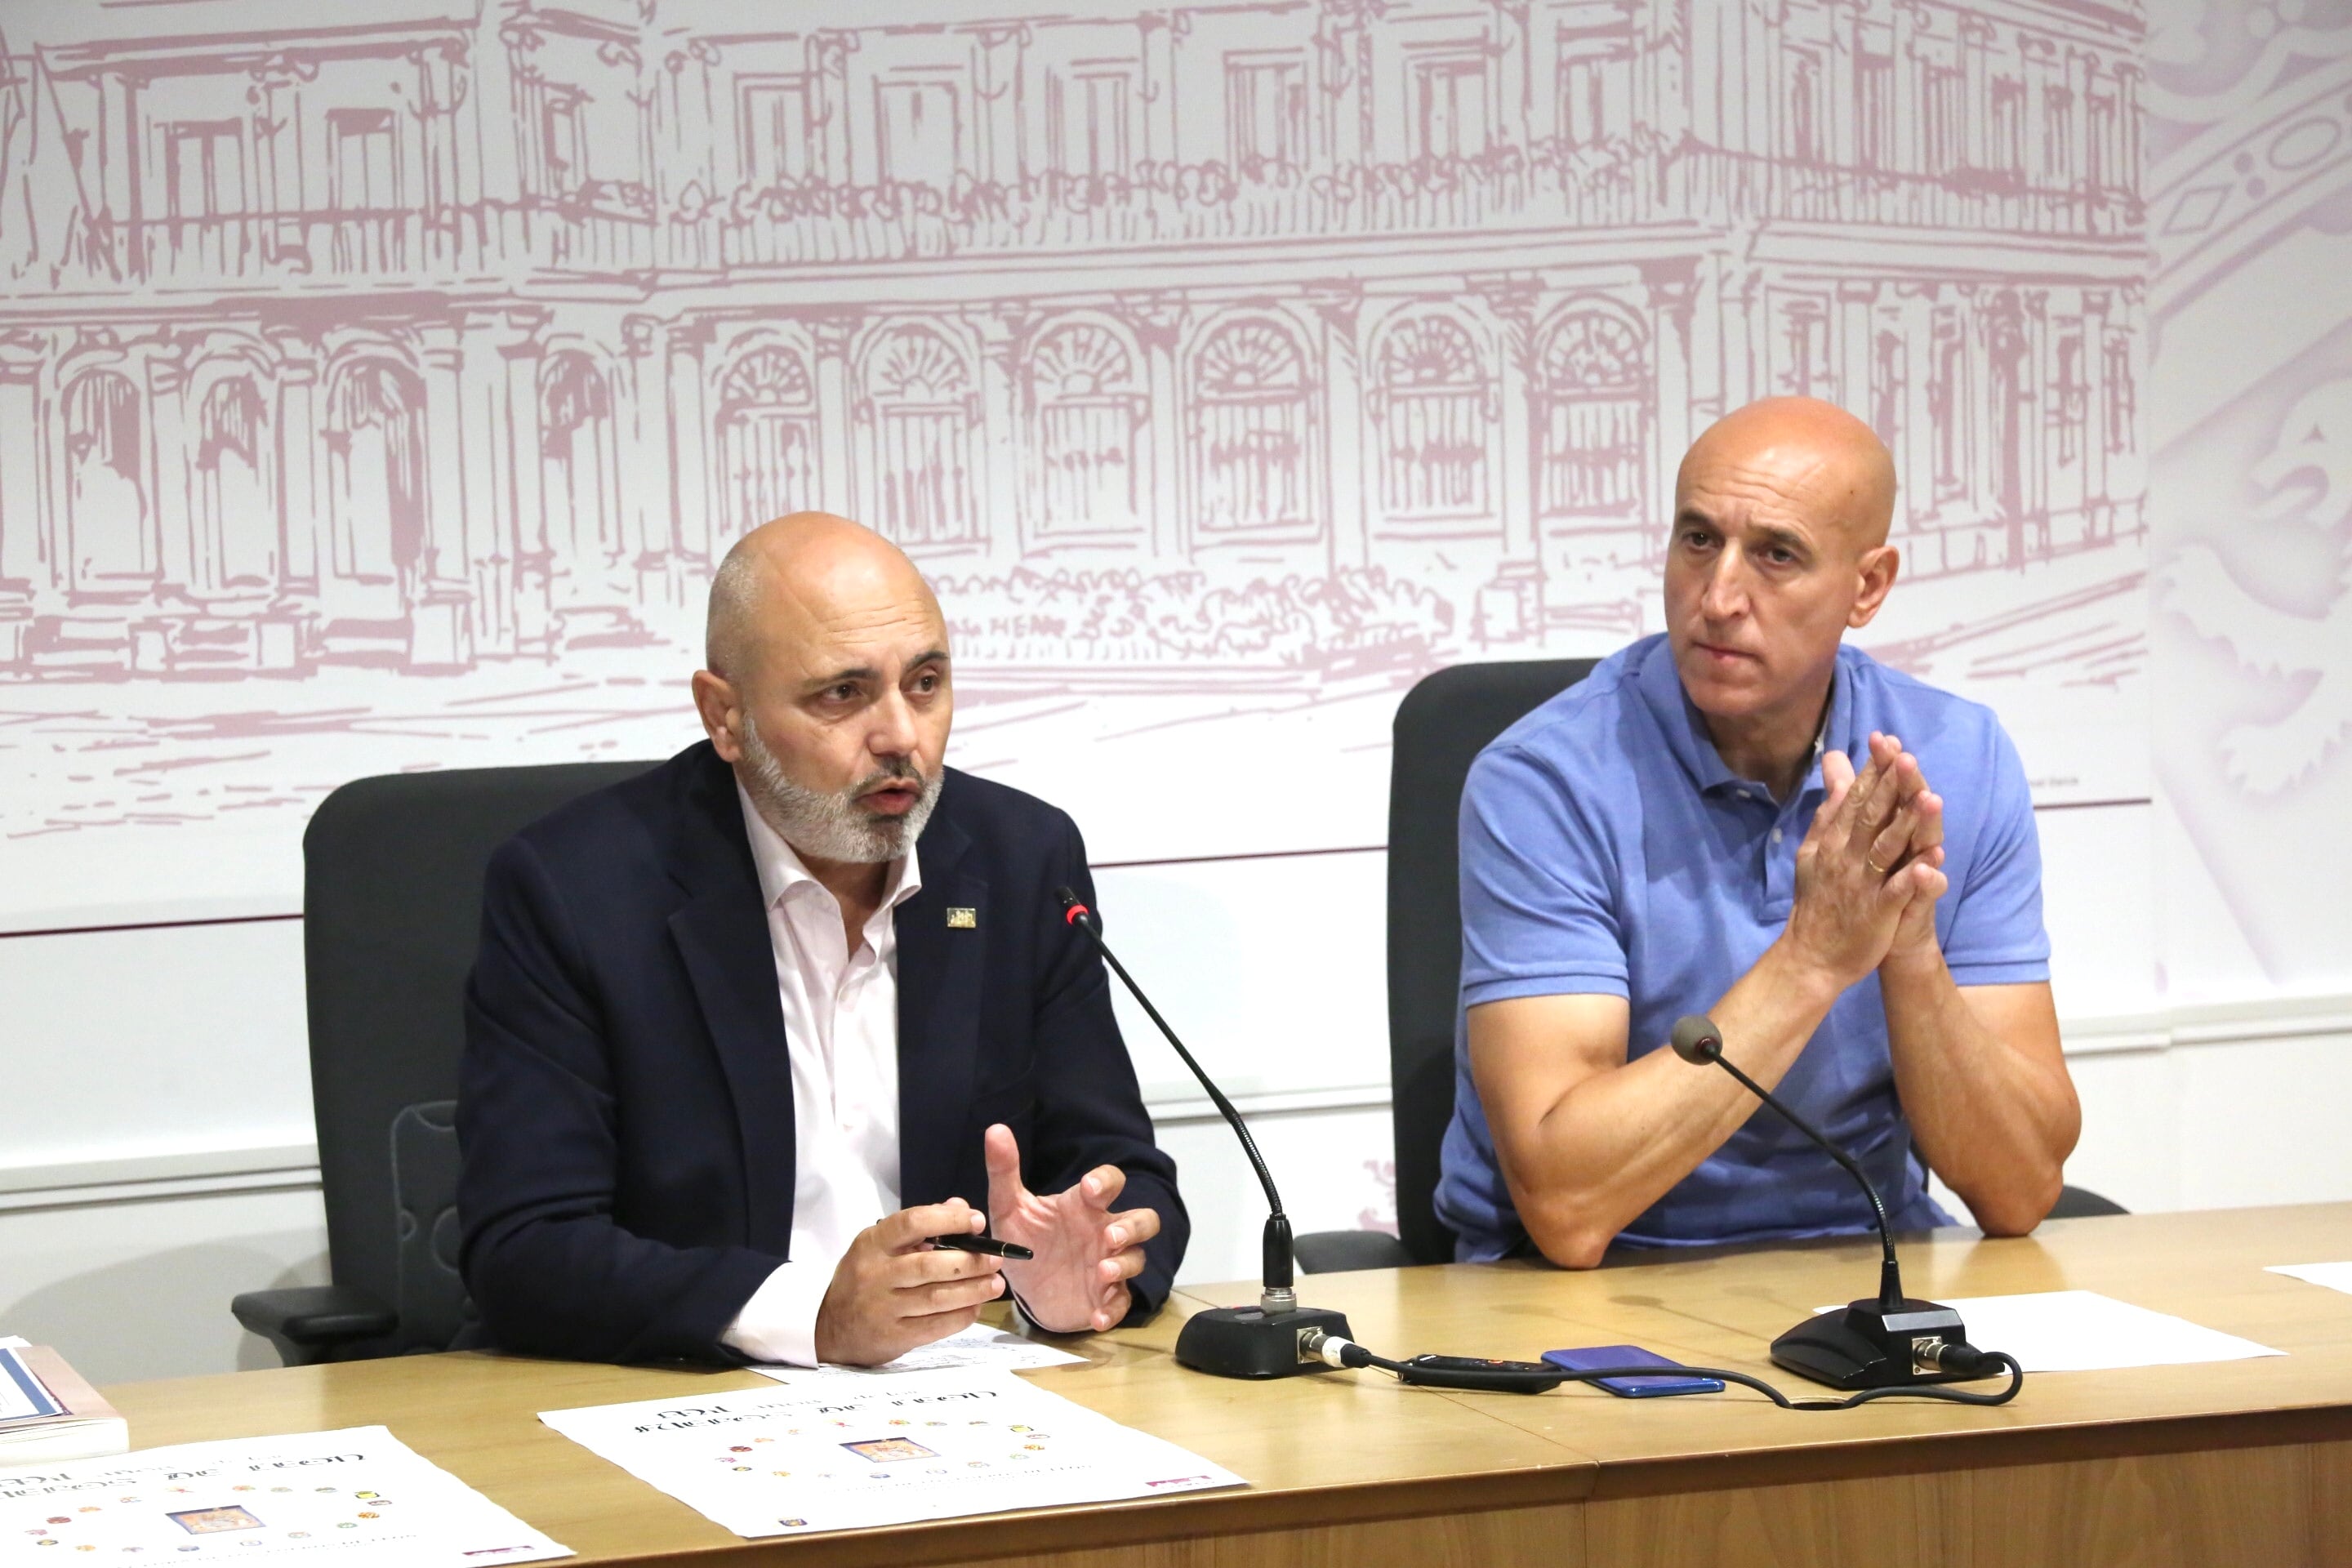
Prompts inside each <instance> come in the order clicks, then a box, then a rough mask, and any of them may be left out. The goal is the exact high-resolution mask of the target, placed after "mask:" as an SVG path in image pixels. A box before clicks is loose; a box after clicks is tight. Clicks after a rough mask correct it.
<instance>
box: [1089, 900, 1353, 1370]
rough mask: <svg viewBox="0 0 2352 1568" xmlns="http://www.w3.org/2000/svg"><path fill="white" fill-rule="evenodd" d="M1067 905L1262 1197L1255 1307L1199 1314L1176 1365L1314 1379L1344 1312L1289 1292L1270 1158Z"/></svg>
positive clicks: (1341, 1327) (1180, 1340) (1284, 1231)
mask: <svg viewBox="0 0 2352 1568" xmlns="http://www.w3.org/2000/svg"><path fill="white" fill-rule="evenodd" d="M1055 893H1056V895H1057V896H1058V897H1059V898H1060V899H1061V900H1062V920H1063V921H1064V923H1066V924H1067V925H1070V926H1073V927H1075V928H1076V929H1077V930H1079V931H1084V932H1086V933H1087V937H1088V938H1089V939H1090V940H1091V941H1092V942H1093V944H1094V950H1095V951H1096V952H1098V953H1100V954H1102V959H1103V962H1104V963H1107V964H1108V965H1109V966H1110V972H1111V973H1113V974H1116V975H1118V979H1119V984H1122V985H1124V986H1126V987H1127V991H1128V994H1129V995H1130V996H1133V997H1134V998H1135V1000H1136V1002H1137V1003H1138V1004H1139V1005H1140V1006H1141V1007H1142V1008H1143V1011H1144V1015H1145V1016H1147V1017H1149V1018H1150V1020H1151V1022H1152V1024H1153V1026H1155V1027H1157V1028H1158V1029H1159V1031H1160V1035H1161V1037H1163V1038H1165V1039H1166V1040H1167V1042H1168V1043H1169V1044H1170V1045H1171V1046H1173V1047H1175V1048H1176V1054H1177V1056H1178V1057H1180V1058H1182V1059H1183V1063H1184V1065H1185V1066H1186V1067H1187V1068H1191V1069H1192V1076H1193V1077H1194V1078H1196V1079H1200V1080H1201V1087H1202V1089H1206V1090H1207V1091H1208V1095H1209V1101H1210V1103H1211V1104H1213V1105H1214V1106H1215V1107H1216V1108H1217V1113H1218V1114H1219V1115H1221V1116H1223V1118H1224V1119H1225V1124H1226V1125H1227V1126H1229V1127H1231V1128H1232V1129H1233V1130H1234V1137H1236V1138H1238V1139H1240V1140H1241V1143H1242V1152H1243V1153H1244V1154H1246V1155H1248V1156H1249V1163H1250V1169H1251V1170H1253V1171H1255V1172H1256V1173H1257V1181H1258V1185H1259V1186H1261V1187H1264V1188H1265V1206H1266V1211H1267V1212H1266V1216H1265V1255H1264V1258H1262V1260H1261V1269H1262V1280H1261V1285H1260V1290H1259V1295H1258V1304H1257V1305H1256V1306H1255V1307H1215V1308H1212V1309H1210V1310H1207V1311H1202V1312H1195V1313H1193V1314H1192V1316H1191V1317H1190V1318H1187V1319H1186V1320H1185V1321H1184V1327H1183V1329H1182V1331H1181V1332H1179V1333H1178V1335H1177V1336H1176V1359H1177V1360H1178V1361H1179V1362H1181V1363H1183V1364H1184V1365H1186V1366H1189V1367H1192V1368H1193V1369H1194V1370H1195V1371H1198V1372H1206V1373H1215V1374H1216V1375H1217V1376H1219V1377H1288V1376H1291V1375H1292V1374H1294V1373H1302V1372H1316V1371H1319V1370H1321V1369H1322V1367H1323V1366H1324V1364H1325V1363H1323V1362H1322V1361H1321V1360H1319V1359H1317V1358H1315V1357H1314V1356H1313V1355H1312V1354H1311V1353H1309V1352H1307V1350H1306V1349H1305V1343H1306V1340H1307V1336H1308V1335H1310V1334H1314V1335H1329V1336H1332V1337H1334V1338H1337V1339H1340V1340H1346V1339H1348V1338H1349V1328H1348V1320H1347V1317H1346V1316H1345V1315H1344V1314H1342V1313H1339V1312H1331V1311H1322V1310H1316V1309H1314V1308H1309V1307H1301V1306H1300V1305H1299V1304H1298V1295H1297V1291H1296V1290H1295V1289H1292V1286H1291V1267H1292V1265H1291V1256H1290V1216H1289V1215H1287V1214H1286V1213H1284V1212H1283V1207H1282V1194H1280V1193H1278V1192H1276V1190H1275V1186H1274V1173H1273V1172H1271V1171H1269V1170H1267V1169H1266V1165H1265V1156H1264V1155H1263V1154H1260V1153H1259V1152H1258V1151H1257V1140H1256V1139H1255V1138H1253V1137H1251V1136H1250V1130H1249V1126H1248V1124H1247V1123H1246V1122H1244V1121H1242V1113H1241V1112H1240V1111H1238V1110H1234V1102H1233V1101H1232V1100H1227V1099H1226V1098H1225V1092H1224V1090H1223V1089H1219V1088H1218V1087H1217V1086H1216V1084H1215V1082H1214V1081H1213V1079H1210V1077H1209V1075H1208V1074H1207V1073H1206V1072H1204V1071H1202V1068H1201V1064H1200V1063H1199V1062H1197V1061H1195V1060H1193V1059H1192V1052H1191V1051H1189V1050H1187V1049H1185V1048H1184V1042H1183V1041H1181V1040H1180V1039H1178V1038H1177V1037H1176V1031H1175V1030H1173V1029H1171V1028H1170V1027H1169V1026H1168V1020H1167V1019H1165V1018H1163V1017H1161V1016H1160V1009H1159V1008H1157V1007H1155V1006H1153V1005H1151V998H1150V997H1149V996H1146V995H1145V994H1143V987H1141V986H1140V985H1138V984H1136V983H1135V976H1133V975H1132V974H1129V973H1128V972H1127V965H1125V964H1123V963H1120V962H1119V961H1118V954H1117V953H1114V952H1111V950H1110V948H1109V946H1108V944H1107V943H1106V942H1104V941H1103V939H1102V921H1100V919H1098V918H1097V916H1096V914H1095V912H1094V911H1093V910H1090V909H1088V908H1087V906H1086V905H1085V904H1084V903H1082V902H1080V901H1079V899H1078V895H1077V894H1076V893H1074V892H1072V891H1071V890H1070V889H1067V888H1059V889H1055Z"/></svg>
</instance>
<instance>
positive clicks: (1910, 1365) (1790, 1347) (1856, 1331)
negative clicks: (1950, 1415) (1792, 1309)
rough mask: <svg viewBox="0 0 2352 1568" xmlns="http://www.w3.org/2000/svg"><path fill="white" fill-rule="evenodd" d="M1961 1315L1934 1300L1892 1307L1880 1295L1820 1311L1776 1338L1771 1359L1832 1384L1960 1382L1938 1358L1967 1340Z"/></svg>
mask: <svg viewBox="0 0 2352 1568" xmlns="http://www.w3.org/2000/svg"><path fill="white" fill-rule="evenodd" d="M1968 1337H1969V1336H1968V1329H1967V1327H1966V1326H1965V1325H1964V1324H1962V1323H1961V1321H1960V1315H1959V1314H1958V1312H1956V1311H1954V1310H1952V1309H1951V1308H1949V1307H1947V1306H1943V1305H1941V1304H1940V1303H1938V1302H1935V1301H1914V1300H1905V1301H1904V1302H1903V1304H1902V1306H1901V1307H1900V1308H1898V1309H1896V1310H1893V1311H1889V1310H1887V1309H1886V1308H1885V1306H1884V1305H1883V1304H1881V1303H1880V1302H1878V1301H1875V1300H1868V1301H1855V1302H1853V1303H1852V1304H1850V1305H1849V1306H1847V1307H1846V1309H1845V1310H1843V1311H1829V1312H1821V1313H1816V1314H1815V1315H1814V1316H1812V1317H1810V1318H1807V1319H1806V1320H1805V1321H1803V1322H1801V1323H1799V1324H1798V1325H1797V1326H1796V1327H1795V1328H1793V1329H1790V1331H1788V1332H1787V1333H1785V1334H1782V1335H1781V1336H1780V1338H1779V1339H1777V1340H1774V1341H1773V1342H1772V1360H1773V1363H1775V1364H1776V1365H1780V1366H1784V1367H1786V1368H1788V1369H1789V1370H1790V1372H1793V1373H1796V1374H1797V1375H1798V1376H1799V1377H1804V1378H1811V1380H1812V1381H1813V1382H1815V1383H1825V1384H1829V1385H1830V1386H1831V1387H1832V1388H1849V1389H1863V1388H1906V1387H1909V1386H1911V1385H1913V1384H1922V1383H1959V1382H1962V1381H1964V1379H1963V1378H1962V1376H1961V1375H1960V1374H1959V1373H1950V1372H1946V1371H1945V1370H1944V1369H1943V1368H1942V1367H1940V1366H1938V1365H1937V1363H1936V1352H1937V1351H1938V1350H1940V1349H1941V1348H1942V1347H1943V1346H1945V1345H1947V1344H1951V1343H1956V1342H1957V1343H1965V1342H1967V1340H1968Z"/></svg>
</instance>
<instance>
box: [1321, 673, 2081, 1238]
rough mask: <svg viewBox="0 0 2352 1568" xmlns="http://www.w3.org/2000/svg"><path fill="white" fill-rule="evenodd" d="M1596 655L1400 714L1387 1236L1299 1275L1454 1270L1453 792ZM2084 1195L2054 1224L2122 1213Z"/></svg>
mask: <svg viewBox="0 0 2352 1568" xmlns="http://www.w3.org/2000/svg"><path fill="white" fill-rule="evenodd" d="M1597 662H1598V661H1597V660H1594V659H1589V658H1564V659H1545V660H1536V661H1528V662H1501V663H1495V664H1464V665H1456V666H1454V668H1451V669H1441V670H1438V671H1436V672H1435V673H1433V674H1432V675H1429V676H1427V677H1425V678H1424V679H1423V680H1422V681H1421V682H1420V683H1419V684H1418V685H1416V686H1415V687H1414V688H1413V689H1412V690H1411V691H1409V692H1407V693H1405V698H1404V700H1403V701H1402V702H1401V703H1399V704H1398V705H1397V713H1396V722H1395V726H1394V729H1393V731H1392V739H1393V744H1392V747H1391V753H1390V764H1389V765H1390V773H1389V952H1388V964H1389V1084H1390V1100H1389V1114H1390V1121H1391V1127H1392V1128H1393V1129H1394V1131H1395V1137H1396V1201H1397V1232H1398V1234H1397V1235H1395V1236H1388V1235H1385V1234H1383V1233H1381V1232H1379V1231H1364V1230H1327V1231H1315V1232H1310V1233H1309V1234H1307V1235H1306V1236H1302V1237H1298V1238H1297V1240H1296V1241H1295V1242H1293V1244H1292V1255H1293V1257H1294V1258H1297V1264H1298V1269H1299V1272H1301V1273H1303V1274H1331V1273H1338V1272H1340V1271H1342V1270H1347V1269H1355V1268H1402V1267H1405V1266H1408V1265H1411V1264H1416V1263H1450V1262H1452V1261H1453V1259H1454V1233H1453V1232H1452V1231H1450V1230H1448V1229H1446V1228H1445V1226H1444V1225H1443V1224H1442V1223H1440V1222H1439V1220H1438V1217H1437V1212H1436V1210H1435V1208H1434V1207H1433V1194H1435V1192H1436V1190H1437V1173H1438V1149H1439V1145H1440V1144H1441V1143H1442V1142H1444V1137H1445V1127H1446V1124H1447V1123H1448V1122H1449V1121H1452V1120H1453V1118H1454V1009H1455V1006H1456V1005H1457V1003H1458V1000H1459V997H1460V993H1461V984H1462V917H1461V895H1460V876H1461V867H1460V862H1459V858H1458V838H1457V837H1456V833H1457V819H1458V816H1459V815H1460V811H1461V805H1462V785H1463V782H1464V781H1465V779H1466V778H1468V776H1469V773H1470V764H1471V763H1473V762H1474V761H1475V760H1476V759H1477V755H1478V753H1479V752H1482V751H1484V750H1485V749H1486V744H1487V742H1490V741H1492V740H1493V739H1494V738H1495V737H1496V736H1497V735H1499V734H1501V733H1502V732H1503V731H1505V730H1507V729H1509V728H1510V727H1511V725H1512V724H1513V723H1515V722H1516V721H1518V719H1520V718H1521V717H1522V716H1523V715H1525V714H1526V713H1527V712H1528V710H1531V709H1533V708H1535V707H1536V706H1538V704H1540V703H1542V702H1545V701H1547V700H1549V699H1551V698H1552V697H1554V696H1557V695H1558V694H1559V693H1560V692H1561V691H1564V690H1566V689H1568V688H1569V687H1570V686H1573V685H1575V684H1576V683H1577V682H1578V681H1580V680H1581V679H1584V678H1585V676H1586V675H1588V674H1590V673H1591V669H1592V667H1593V665H1594V664H1595V663H1597ZM2125 1212H2126V1210H2125V1209H2124V1208H2123V1207H2122V1206H2121V1205H2118V1204H2116V1203H2113V1202H2111V1201H2109V1200H2108V1199H2106V1198H2104V1197H2101V1196H2100V1195H2099V1194H2096V1193H2094V1192H2090V1191H2087V1190H2085V1189H2084V1188H2081V1187H2066V1188H2063V1189H2062V1191H2061V1192H2060V1194H2059V1198H2058V1204H2057V1206H2056V1207H2055V1208H2053V1209H2052V1210H2051V1211H2050V1217H2051V1218H2053V1219H2071V1218H2079V1217H2083V1216H2085V1215H2108V1214H2123V1213H2125Z"/></svg>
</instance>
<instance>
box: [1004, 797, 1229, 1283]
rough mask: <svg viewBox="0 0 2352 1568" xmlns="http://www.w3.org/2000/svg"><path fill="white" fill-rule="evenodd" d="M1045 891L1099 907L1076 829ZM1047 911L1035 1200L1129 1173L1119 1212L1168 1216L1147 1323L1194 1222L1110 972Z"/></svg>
mask: <svg viewBox="0 0 2352 1568" xmlns="http://www.w3.org/2000/svg"><path fill="white" fill-rule="evenodd" d="M1065 821H1066V819H1065ZM1062 887H1067V888H1069V889H1072V890H1074V891H1075V892H1076V894H1077V895H1078V897H1079V899H1080V900H1083V901H1084V902H1085V903H1086V904H1087V907H1088V908H1093V907H1094V906H1095V886H1094V879H1093V878H1092V877H1091V876H1090V875H1089V874H1088V872H1087V852H1086V845H1085V843H1084V841H1083V840H1082V839H1081V838H1080V837H1079V835H1078V830H1077V826H1076V824H1074V823H1067V824H1066V834H1065V837H1064V838H1063V840H1062V842H1061V843H1060V844H1059V845H1058V846H1056V847H1055V850H1054V867H1053V875H1052V876H1050V877H1049V878H1047V879H1046V881H1045V888H1046V889H1049V890H1051V889H1059V888H1062ZM1045 905H1046V907H1045V910H1043V911H1042V913H1041V917H1040V918H1041V919H1043V920H1044V921H1045V922H1046V923H1047V925H1048V926H1049V928H1051V929H1049V930H1048V931H1046V932H1045V936H1044V939H1043V942H1042V945H1041V947H1040V949H1039V952H1040V955H1041V956H1040V973H1039V975H1038V984H1037V992H1036V995H1037V1012H1036V1022H1035V1031H1036V1032H1035V1042H1036V1044H1035V1048H1036V1060H1037V1109H1036V1116H1037V1122H1036V1150H1035V1152H1034V1157H1033V1158H1031V1159H1030V1160H1028V1161H1027V1162H1025V1163H1027V1164H1028V1165H1029V1166H1030V1169H1029V1170H1028V1171H1027V1172H1025V1173H1024V1179H1025V1180H1026V1181H1027V1182H1028V1184H1029V1186H1030V1188H1031V1190H1033V1191H1035V1192H1043V1193H1056V1192H1060V1191H1062V1190H1063V1189H1065V1188H1066V1187H1067V1186H1069V1185H1070V1184H1071V1183H1073V1182H1076V1180H1077V1179H1078V1178H1079V1177H1081V1176H1083V1175H1085V1174H1086V1173H1087V1172H1088V1171H1091V1170H1093V1169H1094V1168H1095V1167H1096V1166H1097V1165H1116V1166H1118V1168H1119V1169H1120V1170H1121V1171H1124V1172H1125V1173H1127V1186H1126V1188H1125V1189H1124V1190H1123V1191H1122V1192H1121V1193H1120V1194H1119V1196H1118V1199H1117V1201H1116V1205H1115V1206H1116V1207H1118V1208H1120V1209H1130V1208H1148V1209H1151V1210H1153V1211H1154V1212H1156V1213H1157V1214H1158V1215H1160V1234H1159V1235H1158V1236H1157V1237H1154V1238H1153V1239H1152V1240H1150V1242H1147V1243H1146V1244H1145V1246H1144V1258H1145V1262H1144V1267H1143V1271H1142V1272H1141V1273H1140V1274H1139V1275H1137V1276H1136V1278H1135V1279H1132V1280H1130V1281H1129V1285H1128V1289H1129V1293H1130V1295H1131V1298H1132V1300H1133V1307H1132V1310H1130V1311H1129V1313H1128V1317H1127V1321H1129V1322H1130V1323H1133V1322H1139V1321H1142V1320H1144V1319H1146V1318H1149V1317H1150V1316H1151V1315H1152V1314H1153V1313H1154V1312H1157V1311H1158V1310H1160V1306H1161V1304H1162V1303H1164V1302H1165V1301H1166V1300H1168V1291H1169V1288H1170V1286H1171V1284H1172V1283H1173V1282H1174V1280H1175V1278H1176V1268H1177V1266H1178V1265H1179V1264H1181V1262H1182V1261H1183V1259H1184V1247H1185V1243H1186V1242H1187V1241H1188V1240H1189V1239H1190V1238H1191V1236H1192V1220H1191V1218H1190V1217H1189V1216H1188V1215H1186V1214H1185V1212H1184V1200H1183V1199H1182V1198H1181V1196H1179V1195H1178V1194H1177V1191H1176V1162H1175V1160H1174V1159H1173V1158H1171V1156H1170V1155H1169V1153H1168V1152H1166V1151H1165V1150H1163V1149H1161V1148H1160V1146H1159V1145H1158V1144H1157V1143H1156V1142H1153V1139H1152V1131H1151V1118H1150V1116H1149V1115H1148V1114H1147V1113H1146V1112H1145V1111H1144V1109H1143V1095H1142V1091H1141V1089H1139V1087H1138V1085H1137V1083H1136V1078H1135V1064H1134V1063H1133V1062H1132V1061H1130V1060H1129V1058H1128V1052H1127V1044H1126V1042H1125V1040H1124V1039H1123V1038H1122V1037H1120V1035H1119V1028H1118V1018H1117V1017H1116V1016H1113V1014H1112V1012H1111V1005H1110V974H1109V972H1108V970H1107V969H1105V967H1104V966H1103V961H1102V957H1101V955H1100V954H1099V953H1098V952H1096V951H1095V948H1094V944H1093V943H1091V942H1088V941H1087V939H1086V937H1085V935H1084V934H1083V933H1082V932H1079V931H1074V930H1072V929H1070V927H1069V925H1068V924H1067V923H1066V921H1065V920H1064V919H1063V912H1062V909H1061V905H1060V900H1058V899H1057V898H1053V897H1050V896H1049V897H1048V898H1047V899H1046V900H1045Z"/></svg>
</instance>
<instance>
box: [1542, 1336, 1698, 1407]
mask: <svg viewBox="0 0 2352 1568" xmlns="http://www.w3.org/2000/svg"><path fill="white" fill-rule="evenodd" d="M1544 1360H1546V1361H1548V1362H1549V1363H1551V1364H1552V1365H1554V1366H1556V1367H1559V1368H1560V1369H1561V1370H1562V1371H1564V1372H1592V1371H1595V1370H1597V1369H1599V1368H1601V1367H1604V1366H1662V1367H1665V1368H1668V1369H1669V1370H1668V1371H1666V1372H1664V1373H1661V1374H1660V1375H1658V1376H1656V1377H1602V1378H1596V1379H1594V1380H1593V1381H1595V1382H1596V1383H1598V1384H1600V1385H1601V1387H1603V1388H1605V1389H1607V1390H1608V1391H1609V1392H1610V1393H1612V1394H1616V1395H1618V1396H1619V1397H1620V1398H1623V1399H1655V1398H1658V1397H1659V1396H1661V1395H1663V1394H1721V1393H1722V1392H1723V1383H1722V1381H1721V1380H1720V1379H1718V1378H1712V1377H1700V1376H1698V1375H1696V1373H1687V1372H1685V1371H1683V1370H1682V1369H1681V1368H1680V1367H1678V1366H1676V1365H1675V1363H1673V1362H1670V1361H1668V1360H1667V1359H1666V1358H1665V1357H1664V1356H1662V1355H1656V1354H1654V1353H1652V1352H1649V1351H1645V1350H1643V1348H1642V1347H1641V1346H1639V1345H1592V1346H1589V1347H1588V1348H1586V1349H1583V1350H1574V1351H1546V1352H1544Z"/></svg>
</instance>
